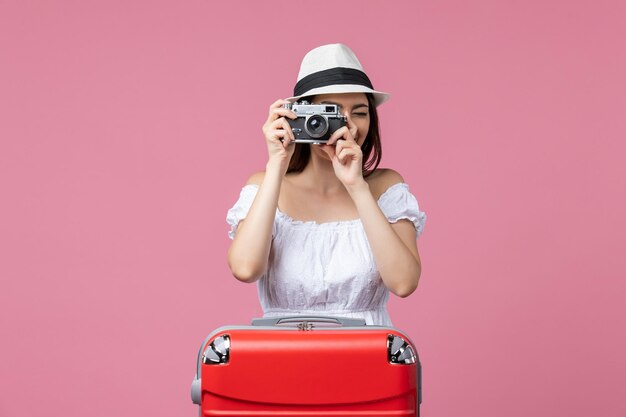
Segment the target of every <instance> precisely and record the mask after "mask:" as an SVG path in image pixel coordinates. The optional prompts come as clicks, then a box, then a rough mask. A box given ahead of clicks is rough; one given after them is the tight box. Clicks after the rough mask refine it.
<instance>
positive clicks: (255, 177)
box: [246, 171, 265, 185]
mask: <svg viewBox="0 0 626 417" xmlns="http://www.w3.org/2000/svg"><path fill="white" fill-rule="evenodd" d="M263 178H265V171H259V172H255V173H254V174H252V175H251V176H250V178H248V181H247V182H246V185H250V184H255V185H261V183H262V182H263Z"/></svg>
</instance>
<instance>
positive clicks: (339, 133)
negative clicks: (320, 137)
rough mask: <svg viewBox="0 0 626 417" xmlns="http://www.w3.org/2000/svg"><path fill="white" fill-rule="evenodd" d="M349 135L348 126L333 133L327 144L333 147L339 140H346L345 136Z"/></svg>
mask: <svg viewBox="0 0 626 417" xmlns="http://www.w3.org/2000/svg"><path fill="white" fill-rule="evenodd" d="M349 133H350V132H349V131H348V128H347V127H346V126H343V127H340V128H339V129H337V130H335V132H333V134H332V135H330V137H329V138H328V142H326V143H327V144H328V145H332V144H333V143H335V142H336V141H337V140H338V139H339V138H344V139H345V135H346V134H349Z"/></svg>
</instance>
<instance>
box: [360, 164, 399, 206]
mask: <svg viewBox="0 0 626 417" xmlns="http://www.w3.org/2000/svg"><path fill="white" fill-rule="evenodd" d="M367 182H368V184H369V186H370V190H371V191H372V195H374V197H375V198H376V199H378V198H379V197H380V196H381V195H382V194H383V193H384V192H385V191H387V189H389V187H391V186H392V185H394V184H398V183H400V182H404V178H403V177H402V175H400V173H398V172H397V171H394V170H393V169H390V168H380V169H377V170H376V171H374V172H373V173H372V174H371V175H370V176H369V177H367Z"/></svg>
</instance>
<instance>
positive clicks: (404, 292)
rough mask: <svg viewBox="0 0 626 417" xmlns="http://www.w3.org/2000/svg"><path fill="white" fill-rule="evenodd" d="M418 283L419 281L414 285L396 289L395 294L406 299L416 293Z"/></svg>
mask: <svg viewBox="0 0 626 417" xmlns="http://www.w3.org/2000/svg"><path fill="white" fill-rule="evenodd" d="M417 282H418V281H415V283H414V284H411V285H404V286H402V287H399V288H396V289H395V291H394V292H393V293H394V294H395V295H397V296H398V297H400V298H406V297H408V296H409V295H411V294H413V293H414V292H415V290H416V289H417Z"/></svg>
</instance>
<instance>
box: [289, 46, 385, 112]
mask: <svg viewBox="0 0 626 417" xmlns="http://www.w3.org/2000/svg"><path fill="white" fill-rule="evenodd" d="M336 93H371V94H372V95H373V96H374V101H375V103H376V106H377V107H378V106H379V105H381V104H382V103H384V102H385V101H387V100H388V99H389V94H388V93H383V92H381V91H376V90H374V87H373V86H372V82H371V81H370V79H369V78H368V77H367V75H366V74H365V71H363V67H362V66H361V63H360V62H359V60H358V59H357V57H356V55H355V54H354V52H352V50H351V49H350V48H348V47H347V46H346V45H343V44H341V43H334V44H330V45H323V46H319V47H317V48H315V49H312V50H311V51H309V52H308V53H307V54H306V55H305V56H304V58H303V59H302V64H301V65H300V72H299V73H298V81H297V82H296V86H295V87H294V89H293V97H289V98H286V99H285V100H289V101H291V102H292V103H293V102H295V101H297V100H298V99H300V98H301V97H306V96H314V95H318V94H336Z"/></svg>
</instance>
